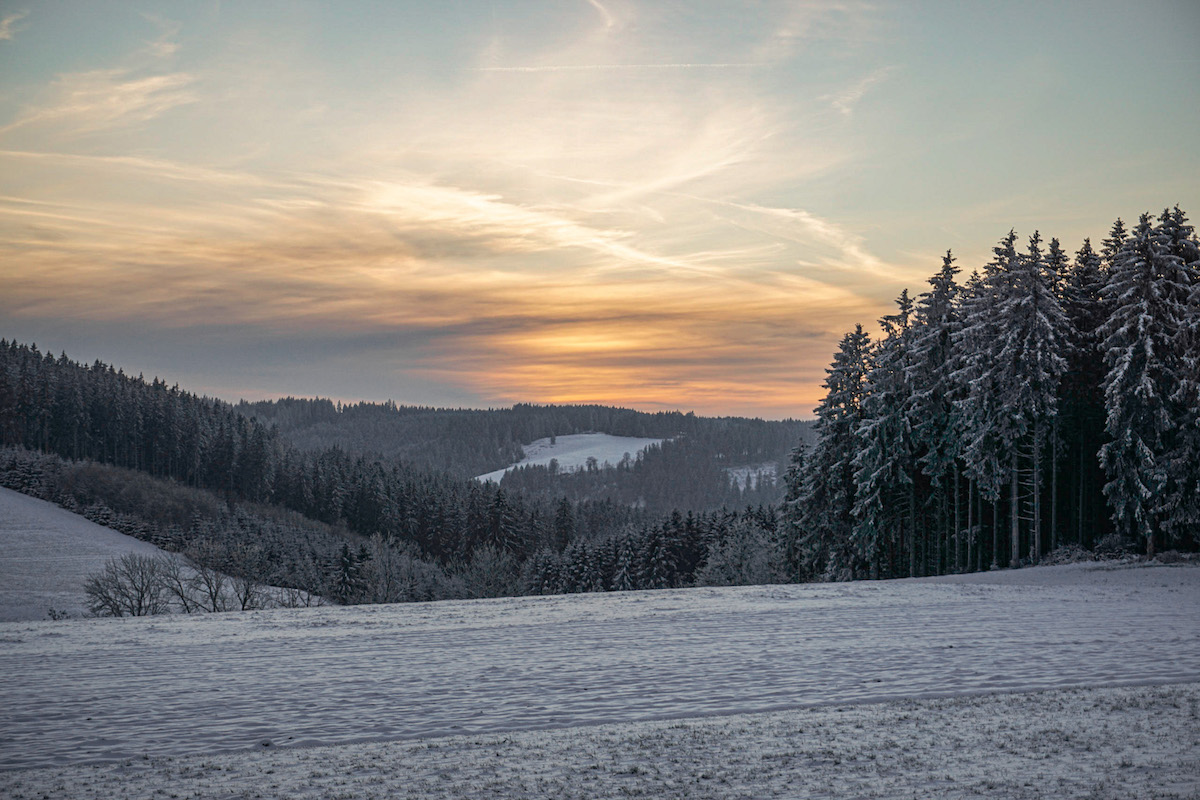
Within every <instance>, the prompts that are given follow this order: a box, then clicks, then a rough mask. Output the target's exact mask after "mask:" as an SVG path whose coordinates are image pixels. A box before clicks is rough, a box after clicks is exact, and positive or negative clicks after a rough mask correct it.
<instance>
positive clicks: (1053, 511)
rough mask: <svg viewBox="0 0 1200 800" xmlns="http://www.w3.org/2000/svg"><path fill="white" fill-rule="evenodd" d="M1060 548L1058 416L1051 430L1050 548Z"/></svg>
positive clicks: (1052, 549)
mask: <svg viewBox="0 0 1200 800" xmlns="http://www.w3.org/2000/svg"><path fill="white" fill-rule="evenodd" d="M1057 549H1058V417H1055V418H1054V427H1053V428H1052V429H1051V431H1050V550H1051V551H1052V552H1053V551H1054V550H1057Z"/></svg>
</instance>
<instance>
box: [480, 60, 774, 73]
mask: <svg viewBox="0 0 1200 800" xmlns="http://www.w3.org/2000/svg"><path fill="white" fill-rule="evenodd" d="M764 66H768V65H767V64H764V63H762V62H728V63H721V62H717V63H711V64H541V65H537V66H529V67H474V68H472V71H473V72H608V71H621V70H654V69H667V70H675V69H746V68H750V67H764Z"/></svg>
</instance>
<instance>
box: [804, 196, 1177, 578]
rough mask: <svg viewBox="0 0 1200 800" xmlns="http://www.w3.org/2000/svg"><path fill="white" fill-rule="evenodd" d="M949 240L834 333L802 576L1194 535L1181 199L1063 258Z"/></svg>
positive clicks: (980, 563)
mask: <svg viewBox="0 0 1200 800" xmlns="http://www.w3.org/2000/svg"><path fill="white" fill-rule="evenodd" d="M993 252H994V254H995V257H994V258H993V260H992V261H990V262H989V263H988V264H987V265H986V266H985V267H984V269H983V272H982V273H979V272H975V273H972V275H971V276H970V277H969V278H968V279H967V280H966V281H965V283H962V284H960V283H958V282H957V280H956V278H957V275H958V274H959V268H958V267H957V266H956V265H955V259H954V257H953V256H952V255H951V254H950V253H947V254H946V257H945V259H944V261H943V264H942V268H941V270H940V271H939V272H938V273H937V274H936V275H934V276H933V277H932V278H930V279H929V284H930V288H929V290H928V291H926V292H924V293H922V294H921V295H920V297H919V298H916V299H915V300H914V298H912V297H911V296H910V295H909V293H908V291H907V290H906V291H905V292H904V293H902V294H901V295H900V297H899V299H898V300H897V301H896V310H895V312H894V313H892V314H889V315H887V316H885V317H884V318H883V319H881V320H880V325H881V327H882V337H881V338H880V339H878V340H876V341H871V340H870V338H869V337H868V335H867V334H866V333H865V332H864V331H863V329H862V327H861V326H859V327H858V328H857V329H855V330H854V331H853V332H852V333H849V334H847V335H846V336H845V338H843V339H842V342H841V344H840V346H839V348H838V352H837V353H836V354H835V356H834V360H833V364H832V365H831V367H830V368H829V370H828V378H827V379H826V381H825V387H826V389H827V393H826V395H825V398H824V400H823V401H822V403H821V405H820V407H819V408H818V409H817V416H818V421H817V424H816V431H817V442H816V444H815V446H814V447H813V448H812V449H811V450H809V451H808V452H807V453H801V454H798V455H797V464H796V468H795V469H794V470H793V472H792V475H793V476H794V478H793V480H792V482H791V486H790V487H789V496H788V501H787V504H786V513H785V516H786V520H787V528H788V530H789V531H790V532H791V535H792V536H794V537H795V539H796V540H797V547H798V550H799V553H800V564H801V573H802V575H804V576H807V577H810V578H815V577H822V576H824V577H828V578H852V577H886V576H903V575H927V574H936V573H944V572H957V571H963V570H980V569H984V568H987V567H989V566H991V567H996V566H1009V565H1012V566H1016V565H1018V564H1020V563H1022V562H1026V563H1028V562H1034V563H1036V562H1037V561H1038V560H1039V559H1040V558H1041V557H1042V555H1043V554H1045V553H1046V552H1047V551H1049V550H1053V549H1055V548H1058V547H1060V546H1062V545H1065V544H1073V545H1078V546H1080V547H1085V548H1091V547H1097V546H1099V547H1101V548H1123V547H1132V548H1138V549H1141V548H1144V549H1145V550H1146V552H1148V553H1149V554H1150V555H1153V554H1154V552H1155V551H1156V550H1157V549H1160V548H1164V547H1166V548H1182V549H1189V550H1191V549H1195V548H1196V546H1197V543H1198V542H1200V245H1198V243H1197V240H1196V236H1195V232H1194V230H1193V228H1192V226H1191V225H1189V224H1188V222H1187V218H1186V216H1185V215H1184V213H1183V211H1181V210H1180V209H1179V208H1178V207H1175V208H1174V209H1168V210H1165V211H1163V212H1162V214H1161V215H1160V216H1159V217H1157V218H1154V217H1152V216H1150V215H1149V214H1143V215H1142V216H1141V218H1140V220H1139V221H1138V224H1137V225H1136V226H1135V227H1134V228H1133V230H1131V231H1130V230H1127V229H1126V227H1125V224H1124V222H1123V221H1122V220H1120V219H1118V220H1117V221H1116V223H1114V224H1113V226H1112V229H1111V231H1110V233H1109V236H1108V237H1107V238H1106V239H1104V241H1103V243H1102V245H1101V247H1100V249H1099V251H1096V250H1095V249H1094V248H1093V247H1092V245H1091V242H1090V241H1087V240H1085V241H1084V243H1083V246H1082V247H1081V248H1080V249H1079V250H1078V252H1076V253H1075V254H1074V257H1073V258H1072V257H1070V256H1069V255H1068V254H1067V253H1065V252H1064V251H1063V249H1062V247H1061V245H1060V244H1059V242H1058V240H1057V239H1051V240H1050V241H1049V243H1048V244H1047V243H1046V242H1045V241H1044V240H1043V239H1042V237H1041V235H1040V234H1039V233H1038V232H1036V231H1035V232H1034V233H1033V235H1032V236H1030V237H1029V239H1028V242H1027V243H1026V244H1024V245H1023V246H1022V245H1021V243H1020V242H1019V241H1018V237H1017V235H1016V233H1015V232H1010V233H1009V234H1008V235H1007V236H1005V237H1004V238H1003V239H1001V240H1000V242H999V244H998V245H997V246H996V247H995V248H994V251H993Z"/></svg>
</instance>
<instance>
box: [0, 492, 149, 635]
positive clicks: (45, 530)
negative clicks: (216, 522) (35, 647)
mask: <svg viewBox="0 0 1200 800" xmlns="http://www.w3.org/2000/svg"><path fill="white" fill-rule="evenodd" d="M160 552H162V551H161V550H159V549H158V548H157V547H155V546H154V545H152V544H148V543H146V542H142V541H139V540H137V539H134V538H133V537H132V536H126V535H125V534H123V533H117V532H116V531H114V530H112V529H111V528H105V527H103V526H100V525H97V524H95V523H94V522H89V521H88V520H86V519H84V518H83V517H81V516H79V515H78V514H73V513H71V512H70V511H66V510H64V509H61V508H59V507H58V506H56V505H54V504H53V503H47V502H46V501H45V500H38V499H37V498H34V497H29V496H27V495H23V494H20V493H18V492H14V491H12V490H10V489H0V621H4V622H7V621H13V620H34V619H46V615H47V614H48V613H49V610H50V609H51V608H53V609H55V610H56V611H65V612H67V613H68V614H70V615H71V616H76V617H77V616H81V615H83V614H84V613H85V611H86V597H85V596H84V593H83V584H84V581H85V580H86V579H87V577H88V576H89V575H91V574H92V573H94V572H99V571H100V570H101V569H103V568H104V562H106V561H107V560H108V559H110V558H114V557H117V556H121V555H124V554H125V553H141V554H143V555H154V554H155V553H160Z"/></svg>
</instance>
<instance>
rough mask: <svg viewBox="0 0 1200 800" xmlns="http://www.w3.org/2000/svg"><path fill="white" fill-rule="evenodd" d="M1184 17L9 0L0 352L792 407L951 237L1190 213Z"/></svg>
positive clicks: (1168, 9)
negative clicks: (1173, 210)
mask: <svg viewBox="0 0 1200 800" xmlns="http://www.w3.org/2000/svg"><path fill="white" fill-rule="evenodd" d="M1198 35H1200V3H1196V2H1195V0H1179V1H1178V2H1143V3H1137V4H1134V3H1128V2H1112V3H1110V2H1093V1H1091V0H1088V1H1087V2H1058V3H1047V2H1028V3H1026V2H1018V1H1017V0H1014V1H1013V2H1004V3H994V2H966V1H964V2H887V1H886V0H884V1H882V2H870V3H859V2H854V0H838V2H823V1H822V0H813V1H812V2H787V0H763V1H762V2H720V3H712V2H702V1H699V0H688V1H686V2H685V1H684V0H679V1H678V2H621V1H620V0H578V2H574V1H573V0H546V2H533V1H532V0H530V1H528V2H526V1H523V0H518V1H517V2H498V1H497V2H456V1H455V0H443V1H442V2H345V1H343V2H337V3H333V2H329V3H315V2H286V3H285V2H279V3H275V2H268V1H266V0H264V1H263V2H254V3H231V2H181V3H173V2H140V3H139V2H111V3H94V2H43V3H38V2H9V0H0V337H5V338H8V339H9V340H13V339H15V340H17V341H21V342H25V343H32V342H36V343H37V345H38V346H39V347H40V348H41V349H43V350H50V351H52V352H54V353H56V354H57V353H59V352H60V351H66V352H67V354H68V355H69V356H71V357H72V358H75V359H77V360H82V361H86V362H89V363H90V362H91V361H94V360H96V359H100V360H102V361H104V362H106V363H111V364H115V365H117V366H119V367H122V368H123V369H125V371H126V372H128V373H131V374H138V373H141V374H144V375H145V376H146V377H147V378H150V377H151V376H154V375H157V376H159V377H162V378H163V379H165V380H167V381H168V382H169V383H176V382H178V383H179V384H180V385H181V386H182V387H183V388H185V389H188V390H190V391H194V392H197V393H202V394H207V395H210V396H216V397H221V398H224V399H227V400H231V401H236V400H237V399H239V398H246V399H262V398H272V397H281V396H286V395H292V396H316V395H319V396H322V397H331V398H334V399H337V400H342V401H357V400H360V399H361V400H371V401H383V400H387V399H391V400H395V401H396V402H398V403H402V404H405V403H407V404H423V405H437V406H455V407H459V406H464V407H499V406H507V405H510V404H512V403H514V402H535V403H585V402H596V403H604V404H610V405H620V406H625V407H633V408H639V409H644V410H650V411H654V410H660V409H682V410H685V411H687V410H694V411H696V412H697V413H700V414H711V415H746V416H762V417H767V418H784V417H797V418H802V417H809V416H811V414H812V410H813V407H814V406H815V405H816V403H817V402H818V401H819V399H820V397H821V394H822V387H821V382H822V381H823V379H824V377H825V368H826V366H827V365H828V363H829V360H830V358H831V355H832V353H833V350H834V348H835V347H836V343H837V341H838V340H839V339H840V338H841V336H842V335H843V334H844V333H845V332H846V331H848V330H850V329H852V328H853V326H854V325H855V324H858V323H861V324H863V325H864V326H866V327H867V328H868V330H876V325H875V322H876V320H877V319H878V318H879V317H880V316H882V315H884V314H886V313H889V312H890V310H891V309H892V307H893V306H892V302H893V300H894V298H895V297H896V296H897V295H898V294H899V293H900V291H901V290H902V289H905V288H908V289H909V290H910V291H911V292H913V293H914V294H919V293H920V292H921V291H924V290H925V289H926V288H927V284H926V280H927V279H928V277H929V276H931V275H933V274H934V273H935V272H937V270H938V269H939V268H940V265H941V257H942V255H943V254H944V253H945V251H946V250H947V249H951V250H953V252H954V254H955V256H956V257H957V258H958V265H959V266H960V267H961V268H962V269H963V270H964V275H965V274H967V273H969V272H970V270H972V269H976V268H979V267H981V266H982V265H983V264H984V263H985V262H986V261H987V260H988V259H989V257H990V255H991V252H990V251H991V248H992V247H993V246H994V245H995V243H996V242H997V241H998V240H999V239H1000V238H1001V237H1002V236H1004V235H1005V234H1006V233H1007V232H1008V231H1009V229H1010V228H1011V229H1015V230H1016V231H1017V233H1018V235H1019V236H1021V237H1022V238H1026V237H1028V236H1029V235H1030V234H1032V233H1033V232H1034V231H1035V230H1040V232H1041V234H1042V236H1043V238H1045V239H1049V238H1050V237H1052V236H1054V237H1058V238H1059V239H1060V241H1061V242H1062V244H1063V246H1064V248H1066V249H1067V250H1068V251H1069V252H1074V251H1075V250H1076V249H1078V248H1079V246H1080V245H1081V244H1082V241H1083V238H1084V237H1091V238H1092V239H1093V241H1094V242H1098V240H1099V239H1101V238H1103V237H1104V236H1105V235H1106V234H1107V232H1108V229H1109V227H1110V226H1111V224H1112V222H1113V220H1114V219H1116V218H1117V217H1118V216H1120V217H1123V218H1124V219H1125V220H1126V221H1136V219H1137V217H1138V215H1139V214H1140V213H1142V212H1144V211H1153V212H1156V213H1157V212H1159V211H1161V210H1162V209H1163V208H1164V207H1167V206H1173V205H1176V204H1178V205H1180V206H1181V207H1182V208H1183V209H1184V210H1185V211H1188V212H1190V213H1191V214H1192V215H1196V214H1200V180H1198V179H1200V156H1198V154H1197V150H1198V148H1197V142H1198V141H1200V102H1198V101H1200V51H1198V50H1197V49H1196V42H1197V40H1198Z"/></svg>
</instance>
